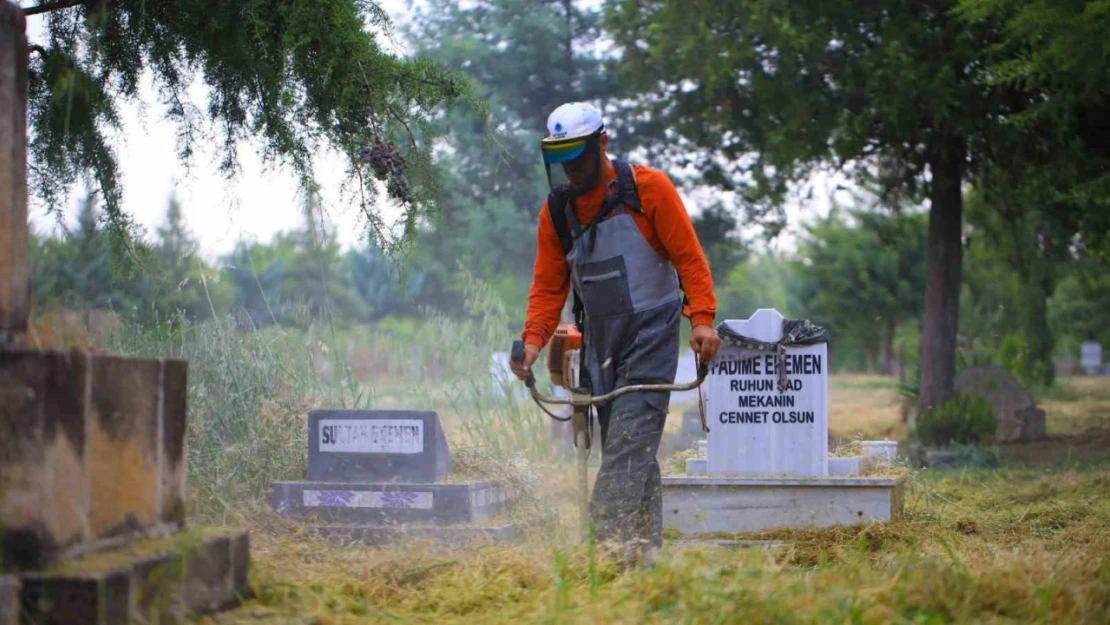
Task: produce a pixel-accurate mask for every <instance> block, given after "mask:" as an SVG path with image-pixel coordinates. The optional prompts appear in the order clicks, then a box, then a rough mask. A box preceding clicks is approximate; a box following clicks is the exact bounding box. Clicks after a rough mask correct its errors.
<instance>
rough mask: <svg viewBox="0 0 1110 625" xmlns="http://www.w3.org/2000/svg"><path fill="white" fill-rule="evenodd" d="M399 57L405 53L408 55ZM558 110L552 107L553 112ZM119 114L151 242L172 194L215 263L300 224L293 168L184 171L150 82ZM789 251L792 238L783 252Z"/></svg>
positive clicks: (329, 199) (132, 183) (356, 222)
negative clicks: (240, 244)
mask: <svg viewBox="0 0 1110 625" xmlns="http://www.w3.org/2000/svg"><path fill="white" fill-rule="evenodd" d="M22 4H23V5H24V6H32V5H34V4H37V2H29V1H26V0H24V1H23V2H22ZM381 4H382V6H383V7H384V8H385V9H386V10H387V11H388V12H389V13H390V15H391V16H393V17H394V19H403V18H404V16H405V15H406V14H407V5H408V2H407V0H382V1H381ZM43 21H44V18H43V17H41V16H32V17H30V18H28V36H29V38H30V39H31V41H32V42H41V41H42V39H43V33H44V30H45V29H44V25H43ZM395 51H396V52H398V53H400V54H404V53H405V52H406V51H405V50H404V48H403V47H398V48H395ZM191 98H192V101H193V102H194V103H195V104H199V105H201V106H203V103H204V101H205V88H204V86H203V85H202V84H200V83H199V81H198V83H197V84H195V85H194V86H193V88H192V89H191ZM556 105H557V103H554V102H553V103H552V107H554V106H556ZM120 111H121V114H122V115H121V117H122V129H121V132H119V133H116V135H115V136H114V137H113V139H114V140H115V142H116V147H117V150H118V151H117V154H118V157H119V160H120V171H121V172H122V187H123V203H124V209H125V210H126V211H127V212H128V213H129V214H130V215H132V216H133V217H134V219H135V220H136V222H137V223H138V224H139V225H140V227H142V228H144V229H145V230H146V232H147V233H148V234H153V232H154V230H155V228H157V227H158V226H159V225H160V224H161V223H162V221H163V218H164V215H165V210H166V205H167V203H168V201H169V198H170V197H171V195H172V194H176V196H177V198H178V200H179V201H180V202H181V204H182V206H183V208H184V213H185V220H186V225H187V227H188V228H189V230H190V231H192V232H193V234H194V235H195V236H196V237H197V238H198V239H199V241H200V246H201V253H202V255H203V256H205V257H206V258H208V259H209V260H212V259H214V258H215V257H216V256H218V255H220V254H223V253H226V252H228V251H230V250H231V249H232V248H233V246H234V245H235V242H236V241H238V240H240V239H247V240H257V241H268V240H270V238H271V237H273V235H274V234H276V233H278V232H281V231H287V230H291V229H293V228H296V227H298V226H299V225H300V224H301V221H302V213H301V208H300V206H301V204H300V199H299V197H298V193H297V180H296V177H295V176H294V175H293V173H292V172H291V171H290V170H289V169H287V168H279V169H267V168H266V167H265V166H264V165H263V163H262V161H261V159H259V158H258V157H257V153H256V145H254V144H253V143H248V144H244V145H242V146H241V149H240V165H241V171H240V172H239V173H238V175H236V176H235V178H234V179H232V180H227V179H225V178H224V177H223V175H221V174H220V173H219V171H218V169H217V166H216V165H217V155H216V153H215V151H214V150H211V149H207V150H205V149H204V147H203V146H201V147H202V149H201V151H200V153H198V155H197V157H196V158H195V159H194V163H193V167H192V168H191V169H186V168H185V167H184V166H182V165H181V164H180V163H179V162H178V161H177V157H176V151H175V146H176V141H175V133H176V125H175V124H174V123H172V122H170V121H167V120H165V118H164V114H165V108H164V107H163V106H162V105H161V104H160V103H159V102H158V99H157V97H156V94H155V92H154V89H153V85H152V82H151V80H150V78H149V76H148V78H147V80H146V81H145V82H144V84H143V87H142V92H141V102H123V103H121V104H120ZM537 158H539V156H538V155H537ZM343 171H344V168H343V163H342V161H341V160H340V159H339V157H338V156H337V155H335V154H330V155H329V154H324V155H319V156H318V161H317V174H318V178H319V179H320V182H321V183H322V188H323V192H322V196H323V200H324V210H325V214H326V216H327V218H328V219H329V220H330V221H331V222H332V223H333V224H335V225H336V226H337V234H338V236H339V239H340V242H341V244H342V245H343V246H344V247H346V246H350V245H354V244H357V243H359V241H360V240H361V239H363V238H364V233H365V223H364V221H363V220H362V218H361V216H360V213H359V209H358V207H357V205H355V204H353V203H351V202H346V201H343V199H342V198H341V197H340V193H339V190H340V185H341V184H342V182H343V180H342V176H343ZM815 183H816V184H817V185H818V189H817V193H816V197H815V200H814V201H813V203H812V205H810V206H809V208H810V209H816V210H815V212H817V213H824V212H825V210H827V206H828V200H827V197H826V188H828V187H829V185H830V183H828V182H827V181H826V180H824V179H818V180H816V181H815ZM83 195H84V188H83V186H81V185H79V186H78V187H77V188H75V189H73V190H72V194H71V206H70V208H69V209H68V210H67V211H66V214H65V215H64V219H65V221H66V223H68V224H72V223H73V222H74V221H75V219H74V218H75V213H76V210H75V205H76V203H77V201H78V200H79V199H80V198H81V197H83ZM29 199H30V202H29V207H28V208H29V213H30V221H31V227H32V228H33V229H34V230H35V231H36V232H39V233H46V232H57V231H58V228H57V223H56V219H55V217H54V216H51V215H47V214H46V212H45V207H44V206H43V205H42V203H41V202H38V201H37V200H36V199H35V198H34V196H33V195H32V196H31V197H30V198H29ZM683 199H684V201H686V203H687V208H688V209H689V210H690V212H691V213H696V212H697V210H698V206H697V202H696V199H695V198H693V197H691V196H688V195H684V197H683ZM540 202H542V198H537V209H538V208H539V204H540ZM393 212H394V213H395V212H396V211H393ZM807 212H809V213H810V214H812V213H813V212H814V211H813V210H811V211H807ZM788 213H789V215H790V217H791V222H792V224H795V223H796V222H797V220H798V217H799V210H798V207H797V206H791V207H789V211H788ZM790 243H791V237H789V236H788V237H786V238H785V240H783V241H781V242H780V243H779V247H782V246H784V245H785V246H789V245H790Z"/></svg>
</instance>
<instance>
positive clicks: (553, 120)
mask: <svg viewBox="0 0 1110 625" xmlns="http://www.w3.org/2000/svg"><path fill="white" fill-rule="evenodd" d="M604 133H605V123H604V122H602V120H601V111H600V110H599V109H598V108H597V107H596V106H594V105H592V104H589V103H586V102H570V103H567V104H564V105H562V106H560V107H559V108H557V109H555V110H554V111H552V112H551V115H549V116H548V117H547V136H546V137H544V138H543V141H542V142H541V144H540V145H541V148H542V149H543V161H544V164H546V165H553V164H555V163H565V162H567V161H571V160H574V159H576V158H578V157H579V156H581V155H582V153H583V152H585V151H586V143H587V139H589V138H591V137H595V136H598V135H601V134H604Z"/></svg>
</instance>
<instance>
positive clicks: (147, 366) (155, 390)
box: [88, 355, 161, 538]
mask: <svg viewBox="0 0 1110 625" xmlns="http://www.w3.org/2000/svg"><path fill="white" fill-rule="evenodd" d="M91 366H92V376H91V386H90V397H91V402H90V404H89V411H90V414H89V432H90V438H89V448H88V449H89V455H88V470H89V480H90V488H91V491H90V495H91V498H92V507H91V513H90V518H89V520H90V529H91V531H92V533H93V536H95V537H97V538H105V537H111V536H118V535H126V534H130V533H132V532H135V531H137V530H140V529H142V528H144V527H148V526H150V525H153V524H154V523H155V522H156V521H157V520H158V517H159V510H160V500H159V495H158V491H159V482H160V472H159V469H160V466H159V455H160V453H161V449H160V447H159V440H158V439H159V435H158V431H159V428H160V426H159V410H158V408H159V401H160V399H161V397H160V395H161V389H160V381H161V380H160V375H161V371H160V369H161V363H160V362H159V361H157V360H140V359H134V358H121V357H118V356H101V355H97V356H94V357H93V358H92V362H91Z"/></svg>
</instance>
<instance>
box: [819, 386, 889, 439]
mask: <svg viewBox="0 0 1110 625" xmlns="http://www.w3.org/2000/svg"><path fill="white" fill-rule="evenodd" d="M900 406H901V398H900V397H899V396H898V390H897V383H896V382H895V381H894V380H893V379H891V378H887V377H882V376H877V375H836V376H832V377H831V378H829V434H830V435H831V436H832V437H833V438H834V439H838V440H846V439H856V438H858V439H860V440H901V439H903V438H905V436H906V426H905V424H903V423H902V417H901V411H900Z"/></svg>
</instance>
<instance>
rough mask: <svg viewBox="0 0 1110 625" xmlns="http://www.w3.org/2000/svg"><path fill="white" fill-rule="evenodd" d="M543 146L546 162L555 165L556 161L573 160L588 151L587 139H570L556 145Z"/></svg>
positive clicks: (544, 160)
mask: <svg viewBox="0 0 1110 625" xmlns="http://www.w3.org/2000/svg"><path fill="white" fill-rule="evenodd" d="M542 148H543V150H542V151H543V162H544V164H546V165H555V164H556V163H565V162H567V161H573V160H574V159H576V158H578V157H579V156H582V153H583V152H585V151H586V140H585V139H579V140H578V141H570V142H566V143H559V144H556V145H544V146H542Z"/></svg>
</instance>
